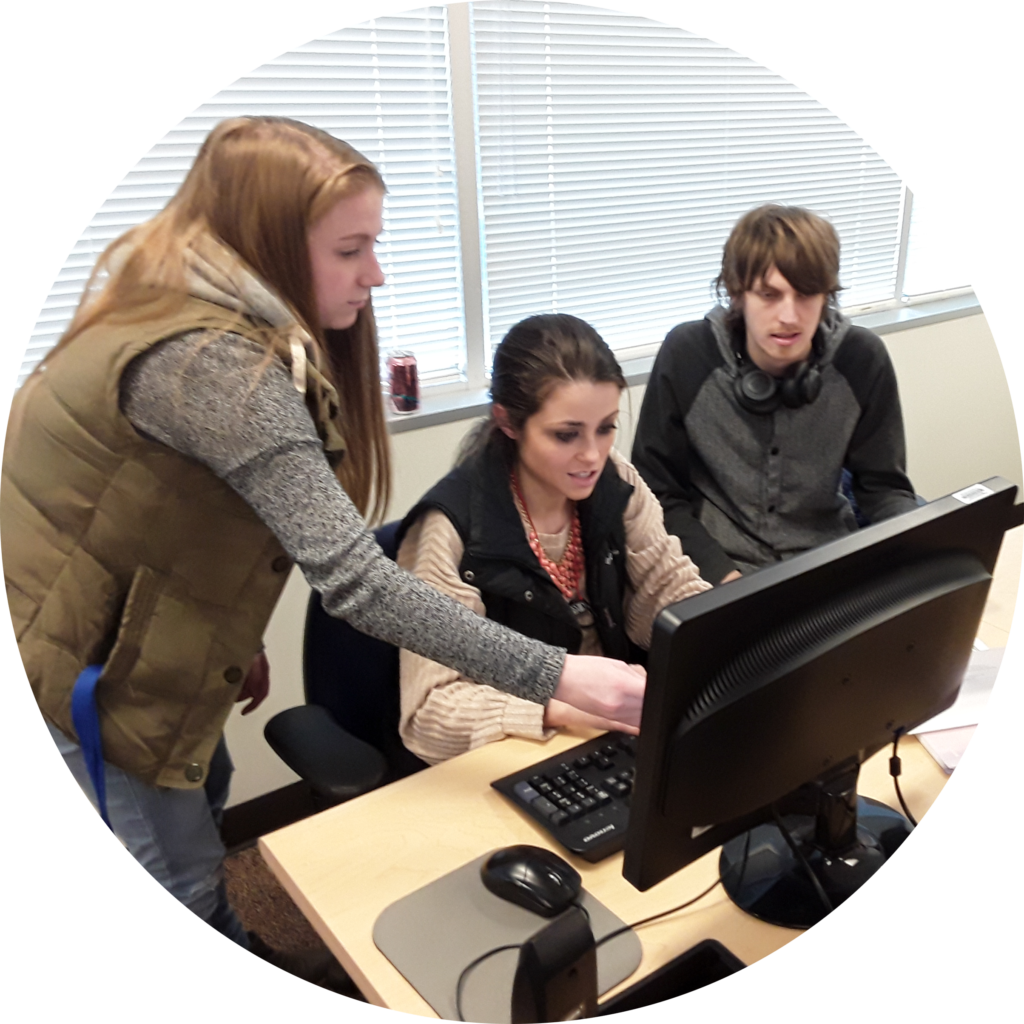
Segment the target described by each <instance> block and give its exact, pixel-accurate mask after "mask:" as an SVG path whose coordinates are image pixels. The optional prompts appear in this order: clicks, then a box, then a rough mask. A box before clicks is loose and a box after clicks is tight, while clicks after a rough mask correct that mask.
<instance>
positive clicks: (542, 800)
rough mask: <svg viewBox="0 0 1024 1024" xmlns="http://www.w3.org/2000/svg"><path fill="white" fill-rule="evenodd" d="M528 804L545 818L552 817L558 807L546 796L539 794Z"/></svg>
mask: <svg viewBox="0 0 1024 1024" xmlns="http://www.w3.org/2000/svg"><path fill="white" fill-rule="evenodd" d="M530 806H531V807H532V808H533V809H534V810H535V811H539V812H540V813H541V814H543V815H544V817H545V818H552V817H553V816H554V815H555V814H556V813H557V811H558V808H557V807H556V806H555V805H554V804H553V803H552V802H551V801H550V800H548V799H547V797H543V796H539V797H537V799H536V800H534V801H533V803H531V804H530Z"/></svg>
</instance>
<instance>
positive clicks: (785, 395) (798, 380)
mask: <svg viewBox="0 0 1024 1024" xmlns="http://www.w3.org/2000/svg"><path fill="white" fill-rule="evenodd" d="M806 376H807V363H797V365H796V369H794V370H793V372H792V373H791V374H790V376H788V377H784V378H783V380H782V382H781V383H780V384H779V393H780V394H781V396H782V402H783V405H785V406H786V407H787V408H789V409H796V408H799V407H800V406H801V405H803V404H804V397H803V388H802V386H801V385H802V384H803V381H804V378H805V377H806Z"/></svg>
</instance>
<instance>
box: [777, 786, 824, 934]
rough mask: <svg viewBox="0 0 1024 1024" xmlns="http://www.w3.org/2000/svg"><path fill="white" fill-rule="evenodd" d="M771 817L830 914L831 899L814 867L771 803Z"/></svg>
mask: <svg viewBox="0 0 1024 1024" xmlns="http://www.w3.org/2000/svg"><path fill="white" fill-rule="evenodd" d="M772 817H774V818H775V827H776V828H777V829H778V830H779V831H780V832H781V833H782V838H783V839H785V840H786V845H787V846H788V847H789V848H790V850H791V851H792V853H793V856H794V857H796V859H797V860H798V861H800V863H801V864H802V865H803V868H804V871H806V872H807V877H808V878H809V879H810V880H811V885H813V886H814V891H815V892H816V893H817V894H818V899H820V900H821V904H822V906H823V907H824V908H825V913H826V914H831V913H832V911H833V910H835V907H833V906H832V901H831V900H830V899H829V898H828V893H826V892H825V890H824V889H823V888H822V885H821V882H820V881H819V880H818V876H817V875H816V874H815V873H814V869H813V868H812V867H811V865H810V863H809V862H808V860H807V858H806V857H805V856H804V852H803V850H801V849H800V847H799V846H797V845H796V843H795V842H794V841H793V837H792V836H791V835H790V834H789V829H788V828H786V826H785V825H783V824H782V819H781V818H780V817H779V811H778V808H777V807H776V806H775V804H772Z"/></svg>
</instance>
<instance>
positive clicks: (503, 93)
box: [472, 0, 901, 362]
mask: <svg viewBox="0 0 1024 1024" xmlns="http://www.w3.org/2000/svg"><path fill="white" fill-rule="evenodd" d="M472 11H473V31H474V36H475V52H476V68H477V90H478V95H477V104H478V134H479V150H480V167H481V192H482V209H483V230H482V233H483V236H484V237H483V244H484V246H485V250H486V266H487V289H488V293H487V306H488V308H489V314H490V320H489V341H490V344H491V345H492V346H493V345H494V344H496V343H497V342H498V341H499V340H500V339H501V337H502V335H503V333H504V331H505V330H507V329H508V327H509V326H511V324H512V323H514V322H515V321H516V320H518V319H520V318H521V317H523V316H525V315H528V314H530V313H539V312H546V311H559V312H567V313H574V314H576V315H579V316H581V317H583V318H584V319H587V320H589V321H591V322H592V323H593V324H594V325H595V326H596V327H597V328H598V330H599V331H601V333H602V335H603V336H604V338H605V339H606V340H607V341H608V342H609V344H611V345H612V347H613V348H615V349H617V350H619V351H620V352H624V351H626V350H629V349H638V348H640V347H646V346H649V345H654V344H657V343H658V342H660V341H661V339H662V338H663V337H664V336H665V333H666V331H667V330H668V329H669V328H671V327H672V326H673V325H674V324H676V323H678V322H680V321H683V320H685V319H687V318H691V317H699V316H701V315H703V313H704V312H705V311H706V310H707V309H708V308H709V307H710V305H711V304H712V302H713V297H712V292H711V282H712V280H713V279H714V278H715V276H716V275H717V273H718V269H719V264H720V261H721V251H722V245H723V243H724V242H725V239H726V236H727V235H728V232H729V230H730V228H731V227H732V225H733V223H734V222H735V221H736V220H737V218H738V217H739V216H740V215H741V214H742V213H744V212H745V211H746V210H748V209H750V208H751V207H753V206H756V205H758V204H760V203H764V202H769V201H774V202H780V203H785V204H796V205H802V206H807V207H810V208H811V209H813V210H815V211H817V212H819V213H822V214H824V215H826V216H827V217H828V218H829V219H830V220H831V221H832V223H833V224H834V225H835V227H836V229H837V230H838V232H839V235H840V238H841V241H842V247H843V249H842V267H841V280H842V282H843V283H844V285H845V286H846V289H847V290H846V291H845V292H843V302H844V303H845V304H849V305H853V304H859V303H865V302H871V301H875V300H879V299H889V298H892V296H893V288H894V284H895V275H896V262H897V250H898V242H899V216H900V191H901V185H900V181H899V179H898V178H897V177H896V175H895V174H894V173H893V171H892V170H891V169H890V168H889V167H888V166H887V165H886V164H885V163H884V162H883V161H882V160H881V158H880V157H879V156H878V155H877V154H876V153H875V152H874V151H873V150H872V149H870V147H868V146H867V144H866V143H865V142H864V141H863V140H862V139H861V138H859V137H858V136H857V135H856V134H855V133H854V132H853V131H852V130H851V129H850V128H849V127H847V126H846V125H845V124H843V123H842V122H841V121H839V120H838V119H837V118H836V117H834V116H833V115H832V114H831V113H829V111H828V110H826V109H825V108H824V107H822V106H821V105H820V104H818V103H816V102H815V101H814V100H812V99H811V98H810V97H808V96H807V95H805V94H804V93H802V92H800V91H799V90H798V89H797V88H796V87H794V86H793V85H791V84H790V83H788V82H786V81H785V80H783V79H782V78H780V77H778V76H777V75H775V74H773V73H772V72H770V71H768V70H766V69H765V68H762V67H759V66H758V65H756V64H754V63H753V62H751V61H749V60H747V59H746V58H744V57H741V56H739V55H737V54H736V53H733V52H732V51H730V50H727V49H725V48H724V47H722V46H719V45H718V44H717V43H714V42H711V41H710V40H707V39H701V38H698V37H696V36H693V35H690V34H689V33H687V32H685V31H683V30H681V29H677V28H672V27H669V26H666V25H662V24H658V23H656V22H652V21H649V20H647V19H644V18H636V17H630V16H627V15H624V14H620V13H615V12H611V11H603V10H597V9H593V8H587V7H581V6H577V5H574V4H562V3H543V4H541V3H530V2H524V0H500V2H481V3H474V4H473V6H472ZM488 362H489V358H488Z"/></svg>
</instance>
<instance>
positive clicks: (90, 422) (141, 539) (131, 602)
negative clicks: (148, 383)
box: [0, 299, 291, 788]
mask: <svg viewBox="0 0 1024 1024" xmlns="http://www.w3.org/2000/svg"><path fill="white" fill-rule="evenodd" d="M230 316H231V314H230V313H228V312H227V311H226V310H224V309H222V308H220V307H219V306H216V305H214V304H212V303H208V302H204V301H202V300H199V299H189V300H188V301H187V303H186V304H185V306H184V308H183V309H181V310H180V312H178V313H177V314H175V315H173V316H172V317H169V318H167V319H164V320H162V321H159V322H155V323H152V324H142V325H127V326H125V325H114V326H111V325H110V324H104V325H98V326H94V327H92V328H89V329H87V330H86V331H84V332H83V333H82V334H81V335H79V336H78V337H77V338H76V339H75V340H74V341H73V342H71V344H70V345H68V346H67V348H65V349H63V350H61V351H60V352H59V353H57V354H55V355H54V356H51V357H50V358H49V359H48V360H47V363H46V365H45V369H44V370H42V371H40V372H37V373H36V374H35V375H34V376H33V377H31V378H30V379H29V381H28V382H26V384H25V385H24V386H23V387H22V388H21V390H20V391H19V392H18V394H17V395H16V397H15V400H14V403H13V405H12V411H11V419H10V423H9V426H8V434H7V443H6V446H5V451H4V460H3V478H2V485H0V540H2V546H3V563H4V578H5V581H6V585H7V599H8V601H9V603H10V609H11V618H12V619H13V622H14V631H15V635H16V638H17V641H18V646H19V649H20V651H21V656H22V659H23V660H24V663H25V671H26V673H27V674H28V678H29V682H30V683H31V685H32V689H33V691H34V693H35V696H36V700H37V701H38V703H39V707H40V709H41V710H42V712H43V714H44V715H45V717H46V718H47V719H48V720H49V721H51V722H52V723H53V724H54V725H56V726H57V727H58V728H59V729H60V730H61V731H62V732H64V733H65V734H67V735H68V736H69V737H71V738H74V739H77V737H76V735H75V730H74V727H73V725H72V721H71V690H72V687H73V685H74V682H75V680H76V678H77V677H78V674H79V672H80V671H81V670H82V669H83V668H84V667H85V666H86V665H90V664H102V665H104V670H103V674H102V676H101V677H100V681H99V684H98V686H97V688H96V702H97V706H98V709H99V717H100V727H101V733H102V738H103V754H104V758H105V759H106V760H107V761H109V762H110V763H112V764H115V765H117V766H118V767H120V768H123V769H124V770H125V771H128V772H131V773H132V774H133V775H136V776H138V777H139V778H141V779H143V780H144V781H146V782H149V783H151V784H155V785H159V786H171V787H176V788H195V787H198V786H201V785H202V784H203V783H204V781H205V779H206V775H207V771H208V768H209V763H210V758H211V756H212V754H213V751H214V748H215V747H216V745H217V741H218V739H219V737H220V735H221V732H222V730H223V727H224V723H225V721H226V719H227V717H228V714H229V712H230V710H231V705H232V704H233V703H234V702H235V699H236V697H237V696H238V693H239V688H240V684H241V682H242V680H243V679H244V678H245V675H246V673H247V671H248V669H249V667H250V665H251V663H252V661H253V658H254V657H255V655H256V654H257V652H258V651H259V650H260V646H261V638H262V635H263V631H264V628H265V627H266V624H267V620H268V619H269V617H270V614H271V611H272V610H273V608H274V605H275V603H276V601H277V598H278V596H279V594H280V592H281V589H282V587H283V586H284V583H285V579H286V577H287V570H288V569H289V568H290V566H291V561H290V560H289V559H288V557H287V556H286V555H285V552H284V549H283V548H282V547H281V545H280V544H279V543H278V542H277V540H276V539H275V538H274V536H273V534H272V533H271V532H270V530H268V529H267V527H266V526H264V525H263V523H262V522H261V521H260V520H259V519H258V518H257V516H256V514H255V513H254V512H253V511H252V509H250V508H249V506H248V505H246V503H245V502H244V501H242V499H241V498H240V497H238V495H237V494H235V493H234V491H232V490H231V488H230V487H228V485H227V484H226V483H224V482H223V481H222V480H220V479H218V478H217V477H216V476H215V475H214V474H213V473H212V472H211V471H210V470H209V469H207V468H206V467H205V466H202V465H200V464H199V463H197V462H195V461H193V460H190V459H188V458H185V457H184V456H182V455H179V454H178V453H177V452H175V451H173V450H171V449H170V448H167V447H166V446H164V445H162V444H159V443H156V442H154V441H149V440H146V439H145V438H143V437H141V436H140V435H139V434H138V433H136V431H135V430H134V429H133V428H132V426H131V424H130V423H129V421H128V420H127V418H126V417H125V416H124V415H123V414H122V413H121V411H120V408H119V404H118V392H119V386H120V380H121V375H122V373H123V372H124V369H125V367H126V366H127V365H128V363H129V362H131V360H132V359H133V358H134V357H135V356H137V355H139V354H140V353H141V352H143V351H145V350H146V349H148V348H149V347H151V346H152V345H154V344H155V343H156V342H158V341H160V340H162V339H165V338H169V337H174V336H176V335H181V334H184V333H186V332H188V331H192V330H195V329H197V328H212V329H218V330H219V329H224V328H225V327H227V326H229V323H228V320H229V318H230ZM230 325H231V326H233V327H234V329H235V330H237V329H238V320H237V319H235V320H233V321H230Z"/></svg>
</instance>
